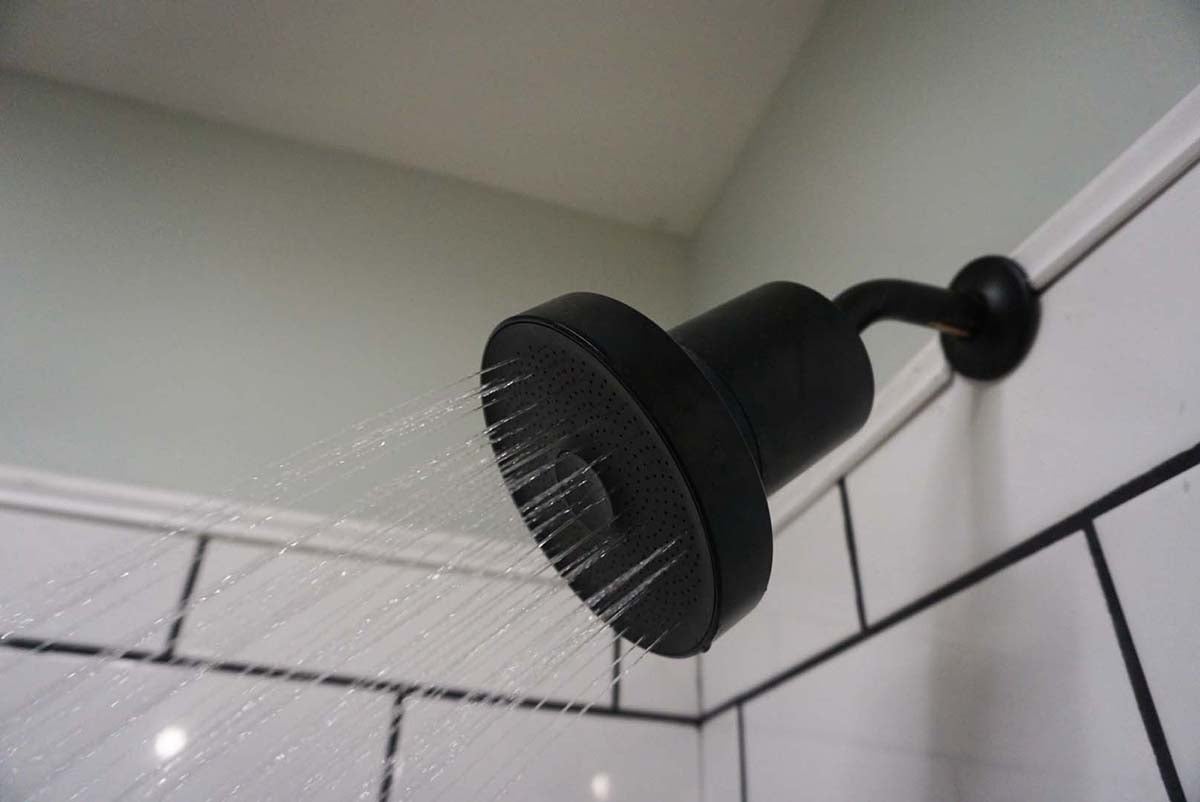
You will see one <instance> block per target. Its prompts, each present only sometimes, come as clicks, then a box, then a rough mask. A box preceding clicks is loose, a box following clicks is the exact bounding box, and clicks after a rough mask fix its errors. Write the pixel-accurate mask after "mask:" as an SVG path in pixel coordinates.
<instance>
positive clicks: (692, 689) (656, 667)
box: [621, 642, 700, 716]
mask: <svg viewBox="0 0 1200 802" xmlns="http://www.w3.org/2000/svg"><path fill="white" fill-rule="evenodd" d="M621 659H622V665H623V667H624V672H625V673H624V674H623V675H622V677H621V707H623V708H632V709H637V710H652V711H655V712H659V713H678V714H679V715H683V716H696V715H699V714H700V675H699V667H698V663H697V660H696V658H694V657H691V658H687V659H685V660H680V659H675V658H670V657H659V656H658V655H654V654H649V653H647V652H645V651H644V650H642V649H638V648H636V647H633V646H630V645H629V644H628V643H625V642H623V643H622V658H621Z"/></svg>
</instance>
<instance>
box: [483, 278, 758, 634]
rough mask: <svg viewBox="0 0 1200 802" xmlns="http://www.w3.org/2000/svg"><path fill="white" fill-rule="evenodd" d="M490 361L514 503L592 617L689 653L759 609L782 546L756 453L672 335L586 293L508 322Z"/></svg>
mask: <svg viewBox="0 0 1200 802" xmlns="http://www.w3.org/2000/svg"><path fill="white" fill-rule="evenodd" d="M484 366H485V368H488V369H489V372H488V374H487V378H488V380H489V384H490V386H492V387H495V388H497V389H496V390H495V391H494V392H493V393H491V394H490V395H489V397H488V398H487V399H486V402H485V406H484V414H485V417H486V419H487V422H488V424H489V427H490V429H489V431H490V433H491V437H492V444H493V448H494V449H495V451H496V453H497V455H498V457H501V461H502V464H503V465H506V466H509V467H507V468H506V479H507V480H508V486H509V492H510V493H511V494H512V497H513V500H514V502H515V503H516V505H517V507H518V509H520V510H521V514H522V516H523V517H524V520H525V523H526V525H527V526H528V527H529V529H530V531H531V533H532V534H533V535H534V538H535V540H536V541H537V542H538V544H539V546H540V547H541V549H542V551H543V552H544V553H545V554H546V556H547V557H548V558H549V560H550V561H551V563H552V564H553V565H554V566H555V568H556V569H557V570H558V571H559V573H560V574H562V575H563V577H564V578H565V579H566V580H567V582H568V584H569V585H570V587H571V589H572V590H573V591H574V592H575V594H576V595H577V596H578V597H579V598H580V599H581V600H582V601H583V602H584V603H585V604H587V605H588V606H589V607H590V608H591V609H592V610H593V612H595V613H596V614H597V615H600V616H601V617H603V618H605V619H606V620H609V621H610V623H611V625H612V626H613V628H614V630H616V631H617V632H619V633H620V634H621V635H622V636H623V637H625V638H627V639H629V640H631V641H633V642H635V643H637V644H638V645H640V646H642V647H644V648H647V649H649V650H651V651H653V652H655V653H658V654H662V655H666V656H672V657H683V656H687V655H692V654H696V653H698V652H701V651H703V650H705V649H707V648H708V646H709V644H710V643H711V642H712V640H713V638H714V637H716V635H717V634H719V633H720V632H722V631H724V630H725V629H727V628H728V627H729V626H730V625H732V624H733V623H734V622H736V621H737V620H738V619H740V618H741V616H742V615H744V614H745V613H746V612H747V611H749V610H750V609H751V608H752V607H753V606H754V605H755V604H756V603H757V601H758V600H759V598H760V597H761V596H762V593H763V592H764V591H765V589H766V584H767V578H768V577H769V575H770V567H771V549H772V536H771V524H770V517H769V514H768V512H767V506H766V495H765V493H764V491H763V487H762V483H761V481H760V479H759V476H758V472H757V468H756V466H755V463H754V458H753V456H752V454H751V451H750V449H749V447H748V445H747V443H746V441H745V439H744V438H743V437H742V435H741V433H740V432H739V429H738V426H737V423H736V422H735V419H734V417H733V413H732V412H731V411H730V409H729V408H728V407H727V406H726V404H725V402H724V401H723V399H722V397H721V395H720V393H719V392H718V391H717V389H716V388H714V387H713V386H712V385H711V384H710V383H709V381H708V380H707V379H706V378H705V376H704V374H703V373H702V372H701V371H700V369H699V368H698V367H697V366H696V364H695V363H694V362H693V361H692V359H691V358H690V357H689V356H688V354H687V352H686V351H684V350H683V348H681V347H680V346H679V345H678V344H677V343H676V342H675V341H674V340H672V339H671V337H670V335H668V334H667V333H666V332H665V331H663V330H662V329H661V328H659V327H658V326H656V325H655V324H654V323H653V322H651V321H650V320H649V319H647V318H646V317H644V316H643V315H641V314H640V313H638V312H637V311H635V310H633V309H631V308H630V307H628V306H625V305H624V304H621V303H620V302H618V301H615V300H613V299H611V298H606V297H604V296H600V295H593V294H590V293H574V294H571V295H565V296H562V297H561V298H557V299H555V300H553V301H550V302H548V303H546V304H543V305H541V306H539V307H535V308H534V309H531V310H529V311H528V312H526V313H524V314H522V315H518V316H516V317H513V318H510V319H508V320H506V321H504V322H503V323H501V324H500V325H499V326H498V327H497V328H496V330H495V331H494V332H493V334H492V336H491V338H490V339H489V341H488V344H487V346H486V348H485V351H484Z"/></svg>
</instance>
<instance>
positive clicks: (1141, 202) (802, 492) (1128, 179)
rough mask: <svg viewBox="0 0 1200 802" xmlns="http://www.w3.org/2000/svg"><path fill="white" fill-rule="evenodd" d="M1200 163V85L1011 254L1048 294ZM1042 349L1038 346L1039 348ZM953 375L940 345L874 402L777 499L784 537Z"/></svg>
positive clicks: (776, 518) (776, 517)
mask: <svg viewBox="0 0 1200 802" xmlns="http://www.w3.org/2000/svg"><path fill="white" fill-rule="evenodd" d="M1197 161H1200V87H1197V88H1195V89H1193V90H1192V91H1191V92H1189V93H1188V94H1187V95H1186V96H1185V97H1184V98H1183V100H1181V101H1179V103H1177V104H1176V105H1175V107H1174V108H1172V109H1171V110H1170V111H1169V112H1167V114H1166V116H1164V117H1163V118H1162V119H1161V120H1159V121H1158V122H1157V123H1155V124H1154V126H1153V127H1151V128H1150V130H1148V131H1146V133H1144V134H1143V135H1142V136H1140V137H1139V138H1138V139H1137V141H1135V142H1134V143H1133V144H1132V145H1131V146H1130V147H1129V148H1128V149H1126V150H1125V152H1124V153H1122V154H1121V155H1120V156H1118V157H1117V158H1116V159H1115V160H1114V161H1113V162H1112V163H1111V164H1110V165H1109V166H1108V167H1106V168H1105V169H1104V170H1103V171H1102V172H1101V173H1100V174H1099V175H1098V176H1096V177H1095V178H1094V179H1093V180H1092V181H1091V182H1089V183H1088V185H1087V186H1085V187H1084V188H1083V189H1082V190H1080V191H1079V193H1078V194H1076V195H1075V197H1073V198H1072V199H1071V200H1070V201H1068V202H1067V204H1066V205H1065V206H1063V207H1062V208H1061V209H1059V210H1058V212H1056V213H1055V214H1054V215H1053V216H1052V217H1051V218H1050V219H1049V220H1047V221H1046V222H1045V223H1044V224H1043V225H1042V226H1040V227H1039V228H1038V229H1037V230H1036V231H1034V232H1033V233H1032V234H1031V235H1030V236H1029V237H1028V238H1027V239H1026V240H1025V241H1024V242H1022V243H1021V244H1020V245H1018V246H1017V248H1016V249H1015V250H1014V251H1013V252H1012V254H1011V256H1012V258H1013V259H1015V260H1016V261H1017V262H1018V263H1020V264H1021V265H1022V266H1023V267H1024V268H1025V269H1026V270H1027V271H1028V273H1029V278H1030V281H1031V282H1032V283H1033V285H1034V287H1036V288H1037V289H1039V290H1040V289H1044V288H1045V287H1047V286H1048V285H1049V284H1050V283H1051V282H1053V281H1054V279H1056V278H1058V277H1059V276H1061V275H1062V274H1063V273H1065V272H1066V271H1067V270H1068V269H1070V268H1071V266H1072V265H1074V264H1075V263H1076V262H1078V261H1079V260H1080V259H1081V258H1082V257H1084V256H1085V255H1086V254H1087V253H1088V252H1089V251H1090V250H1091V249H1092V248H1094V247H1095V246H1096V245H1097V244H1099V243H1100V242H1101V241H1103V240H1104V239H1105V238H1106V237H1107V236H1108V235H1110V234H1111V233H1112V232H1113V231H1115V230H1116V229H1118V228H1120V227H1121V225H1122V224H1124V223H1125V222H1126V221H1127V220H1128V219H1129V218H1131V217H1133V216H1134V215H1136V214H1137V213H1138V212H1139V211H1140V210H1141V209H1142V207H1143V206H1145V205H1146V204H1147V203H1148V202H1149V201H1151V200H1152V199H1153V198H1154V197H1155V196H1156V195H1158V194H1159V193H1160V192H1162V191H1163V190H1164V189H1165V188H1166V187H1168V186H1169V185H1170V184H1171V183H1172V182H1174V181H1175V180H1176V179H1177V178H1179V177H1180V176H1181V175H1183V174H1184V173H1186V172H1187V171H1188V169H1189V168H1190V167H1192V166H1193V165H1194V164H1195V163H1196V162H1197ZM1035 347H1036V346H1035ZM952 378H953V374H952V372H951V370H950V368H949V366H948V365H947V364H946V362H945V359H944V358H943V357H942V352H941V348H940V347H939V345H938V343H937V340H936V339H931V340H930V342H929V343H928V344H927V345H926V346H925V347H924V348H922V349H921V351H920V352H919V353H918V354H917V355H916V356H915V357H913V359H912V360H911V361H910V362H909V363H908V364H907V365H906V366H905V367H904V368H903V369H902V370H901V371H900V373H899V374H898V375H897V376H896V377H895V378H893V379H892V380H891V381H890V382H888V384H887V386H885V387H884V388H883V389H882V390H881V391H880V392H879V394H878V395H877V396H876V399H875V406H874V409H872V411H871V417H870V418H869V419H868V420H867V422H866V424H865V425H864V426H863V428H862V429H860V430H859V431H858V433H857V434H855V435H854V436H853V437H851V438H850V439H849V440H847V441H846V442H845V443H843V444H842V445H841V446H839V447H838V448H836V449H834V451H833V452H831V453H830V454H828V455H827V456H826V457H825V458H824V459H822V460H821V461H820V462H818V463H817V464H816V465H814V466H813V467H812V468H810V469H809V470H807V471H805V472H804V473H803V474H801V475H800V476H799V477H797V478H796V479H794V480H792V481H791V482H789V483H788V484H787V485H785V486H784V487H782V488H780V489H779V491H778V492H776V493H775V495H774V496H772V497H771V500H770V503H771V521H772V523H773V524H774V526H775V531H776V532H777V533H778V532H782V531H783V530H784V529H786V528H787V526H788V525H789V524H790V523H792V522H794V521H795V520H796V519H797V518H799V517H800V515H802V514H803V513H804V511H805V510H806V509H808V507H809V506H810V505H811V504H812V503H813V502H814V501H816V500H817V498H819V497H820V496H821V494H823V493H824V492H825V491H827V490H828V489H829V488H831V487H832V486H833V485H834V484H835V483H836V482H837V480H838V479H840V478H841V477H843V476H845V475H846V474H847V473H848V472H849V471H851V470H852V469H853V468H854V467H855V466H856V465H858V464H859V463H860V462H862V461H863V459H865V458H866V457H867V455H869V454H870V453H871V452H872V451H873V450H875V448H876V447H878V446H879V444H880V443H882V442H883V441H884V440H886V439H888V438H889V437H891V435H892V434H894V433H895V432H896V431H898V430H899V429H900V428H901V427H902V426H904V425H905V424H906V423H907V422H908V421H910V420H912V418H913V417H914V416H915V415H917V414H918V413H919V412H920V411H921V410H922V409H923V408H924V407H925V406H926V405H927V404H928V403H929V402H930V401H931V400H933V399H934V398H936V397H937V396H938V395H939V394H941V392H942V391H943V390H945V389H946V387H948V386H949V384H950V381H951V379H952Z"/></svg>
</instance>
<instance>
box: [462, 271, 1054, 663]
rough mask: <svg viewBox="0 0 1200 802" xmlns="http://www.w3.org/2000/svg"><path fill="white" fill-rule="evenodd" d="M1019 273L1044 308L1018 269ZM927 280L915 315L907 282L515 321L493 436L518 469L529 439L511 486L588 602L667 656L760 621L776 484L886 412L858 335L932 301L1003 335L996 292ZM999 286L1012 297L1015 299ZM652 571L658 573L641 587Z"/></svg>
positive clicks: (503, 357)
mask: <svg viewBox="0 0 1200 802" xmlns="http://www.w3.org/2000/svg"><path fill="white" fill-rule="evenodd" d="M993 258H994V257H993ZM1003 261H1005V262H1007V260H1003ZM1008 265H1011V263H1008ZM968 269H970V268H968ZM965 272H966V271H964V273H965ZM987 272H989V275H990V274H991V273H994V272H995V271H991V270H989V271H987ZM1000 272H1007V273H1009V274H1011V269H1010V268H1009V267H1008V266H1005V267H1004V268H1003V270H1001V271H1000ZM1012 275H1019V278H1020V281H1019V282H1018V283H1017V284H1016V285H1014V287H1015V288H1016V289H1015V291H1016V292H1017V294H1019V295H1020V296H1021V297H1022V298H1024V299H1025V301H1026V304H1025V308H1026V310H1028V309H1029V308H1032V310H1033V311H1034V313H1036V302H1035V301H1033V300H1032V298H1033V296H1032V294H1031V293H1029V292H1028V285H1027V283H1025V281H1024V276H1023V274H1022V273H1020V272H1019V268H1017V274H1012ZM989 280H991V279H989ZM1005 281H1008V279H1005ZM864 286H869V285H864ZM912 286H913V290H912V291H913V292H914V293H919V292H924V293H926V295H925V296H924V297H923V298H918V299H917V300H918V303H917V307H918V309H917V311H916V312H914V311H913V309H912V308H911V306H912V305H911V303H909V302H910V301H912V299H913V298H914V297H916V296H914V295H912V294H911V293H906V292H904V291H899V292H897V286H896V283H891V284H890V285H889V287H888V298H887V299H885V300H884V301H882V302H881V301H879V299H878V298H876V297H875V295H876V293H873V292H872V291H867V292H865V294H864V293H862V292H860V293H857V294H854V293H847V296H849V297H848V298H847V297H846V296H843V297H842V298H840V299H839V300H838V301H831V300H829V299H827V298H825V297H824V296H822V295H820V294H819V293H817V292H815V291H813V290H811V289H809V288H807V287H803V286H801V285H799V284H793V283H789V282H775V283H771V284H766V285H764V286H762V287H759V288H758V289H756V290H753V291H751V292H749V293H746V294H745V295H742V296H740V297H738V298H735V299H733V300H732V301H729V302H728V303H725V304H723V305H721V306H718V307H716V308H714V309H712V310H710V311H708V312H706V313H704V314H702V315H699V316H698V317H695V318H693V319H691V320H689V321H687V322H686V323H684V324H683V325H681V326H679V327H677V328H675V329H673V330H671V331H670V332H667V331H664V330H663V329H661V328H659V327H658V326H657V325H655V324H654V323H653V322H652V321H651V320H649V319H648V318H647V317H645V316H644V315H642V314H641V313H639V312H637V311H636V310H634V309H632V308H630V307H628V306H626V305H625V304H623V303H620V302H618V301H615V300H613V299H611V298H607V297H605V296H602V295H595V294H591V293H572V294H569V295H564V296H561V297H559V298H556V299H554V300H552V301H548V302H546V303H544V304H542V305H540V306H536V307H534V308H533V309H530V310H528V311H527V312H525V313H523V314H520V315H517V316H515V317H512V318H509V319H507V320H505V321H504V322H502V323H501V324H500V325H499V326H497V327H496V329H495V331H494V332H493V333H492V336H491V338H490V339H489V340H488V342H487V346H486V348H485V349H484V357H483V363H484V367H485V369H487V371H488V373H487V377H488V382H489V387H490V388H493V390H492V392H491V393H490V394H489V397H488V399H487V402H486V403H485V407H484V414H485V417H486V419H487V422H488V424H489V427H490V428H489V431H490V433H491V436H492V442H493V447H494V448H495V451H496V453H497V455H498V456H501V457H505V458H506V460H508V461H506V462H505V464H506V465H511V464H513V463H512V461H511V456H510V455H511V453H512V452H513V445H514V443H518V444H520V446H521V448H520V450H519V453H520V454H521V455H522V460H523V461H522V462H521V465H522V469H521V470H519V471H517V470H509V471H507V477H506V478H507V479H508V480H509V491H510V493H511V494H512V497H513V499H514V501H515V502H516V504H517V506H518V508H519V509H520V510H521V514H522V515H523V516H524V520H525V522H526V524H527V525H528V527H529V529H530V530H531V532H533V534H534V537H535V539H536V540H537V542H538V544H539V545H540V546H541V548H542V550H543V551H544V552H545V553H546V555H547V557H549V558H550V560H551V562H552V563H553V564H554V566H555V568H557V569H558V570H559V572H560V573H561V574H562V575H563V576H564V577H565V578H566V579H567V581H568V583H569V584H570V586H571V588H572V590H574V592H575V593H576V594H577V595H578V596H579V597H580V599H582V600H583V601H584V602H585V603H586V604H588V606H589V607H591V608H592V609H593V610H594V611H596V612H597V613H598V614H601V615H604V616H605V617H606V619H607V620H610V621H611V622H612V623H613V626H614V628H615V629H616V630H617V631H618V632H620V633H621V634H622V635H623V636H624V637H626V638H628V639H630V640H632V641H634V642H635V643H638V644H639V645H641V646H643V647H645V648H647V649H649V650H651V651H653V652H656V653H658V654H663V655H668V656H686V655H691V654H696V653H698V652H701V651H704V650H706V649H707V648H708V646H709V644H710V643H711V642H712V640H713V639H714V638H715V637H717V636H718V635H719V634H721V633H722V632H724V631H725V630H727V629H728V628H729V627H730V626H732V625H733V624H734V623H736V622H737V621H738V620H739V619H740V618H741V617H742V616H744V615H745V614H746V613H747V612H749V611H750V610H751V609H752V608H753V607H754V605H755V604H756V603H757V602H758V600H759V599H760V598H761V597H762V595H763V593H764V592H765V590H766V587H767V580H768V578H769V576H770V573H771V554H772V531H771V521H770V516H769V514H768V511H767V500H766V499H767V494H769V493H770V492H772V491H774V490H775V489H777V488H778V487H780V486H781V485H782V484H784V483H785V482H787V481H788V480H789V479H791V478H792V477H794V476H795V475H796V474H798V473H799V472H800V471H802V470H804V468H806V467H808V466H809V465H810V464H812V463H813V462H814V461H816V460H817V459H818V458H820V457H821V456H822V455H823V454H825V453H826V452H828V451H829V450H830V449H831V448H833V447H834V446H836V445H837V444H838V443H840V442H841V441H842V440H844V439H845V438H846V437H848V436H849V435H851V434H853V433H854V432H855V431H856V430H857V429H858V428H859V427H860V426H861V425H862V424H863V423H864V422H865V420H866V418H867V415H868V413H869V412H870V409H871V401H872V395H873V392H874V386H873V378H872V372H871V365H870V362H869V360H868V357H867V352H866V349H865V348H864V347H863V344H862V341H861V339H860V338H859V330H860V328H861V327H863V326H865V325H867V324H869V323H870V322H871V321H873V320H876V319H878V318H880V317H898V318H902V319H908V320H912V319H913V318H914V316H919V315H924V314H925V312H926V309H925V307H924V306H923V305H922V304H931V305H932V307H933V308H934V313H935V314H934V315H933V316H932V317H930V318H929V319H928V320H924V321H920V322H925V323H929V324H937V325H939V326H941V327H942V328H943V329H952V330H953V331H951V333H950V334H949V335H947V336H952V337H959V338H961V337H965V336H977V337H982V334H981V332H983V331H984V330H985V329H987V330H989V331H990V330H993V329H995V328H996V326H995V325H994V324H995V320H994V319H993V318H994V315H992V314H991V310H992V308H993V306H994V304H993V303H992V302H991V301H989V300H988V299H987V297H986V296H987V294H988V293H986V292H976V291H975V289H974V288H971V289H969V290H968V291H966V292H962V291H960V290H959V289H958V288H956V289H955V290H954V291H946V290H937V289H934V288H919V287H916V285H912ZM930 293H932V295H930ZM992 294H993V295H995V294H996V293H992ZM864 295H865V297H864ZM1001 296H1002V300H1004V301H1005V303H1010V302H1011V292H1010V291H1009V290H1005V291H1004V292H1002V293H1000V294H999V295H997V297H1001ZM939 299H940V301H941V302H942V303H941V304H940V307H939ZM864 310H866V311H864ZM1006 314H1007V313H1006ZM942 318H945V319H947V320H950V321H951V322H950V323H945V322H944V321H942V320H941V319H942ZM1032 320H1033V322H1034V323H1036V314H1034V315H1033V318H1032ZM956 327H957V328H956ZM963 327H968V328H970V329H971V330H970V331H966V330H965V329H964V328H963ZM1026 328H1028V325H1026ZM956 332H957V333H956ZM1028 339H1030V340H1031V339H1032V333H1031V331H1030V333H1029V338H1028ZM979 342H981V343H982V340H979ZM1027 347H1028V345H1027V343H1026V345H1025V350H1027ZM992 350H995V349H994V348H993V349H992ZM1010 350H1011V349H1010ZM1023 355H1024V351H1023V350H1022V351H1021V353H1020V354H1019V355H1018V356H1017V357H1016V361H1019V359H1020V356H1023ZM974 357H975V358H978V354H974ZM1008 359H1009V362H1011V363H1012V364H1010V365H1008V366H1007V368H1006V369H1011V367H1012V366H1013V365H1015V362H1014V361H1013V359H1012V357H1011V355H1010V357H1008ZM531 467H532V469H530V468H531ZM580 544H587V545H588V548H587V549H583V548H581V547H580ZM640 577H652V578H653V581H652V582H650V581H645V582H643V583H642V585H637V582H638V580H639V578H640ZM623 583H624V584H626V585H633V586H634V588H635V590H636V592H627V593H624V595H622V596H621V598H620V603H619V604H618V599H617V598H616V596H615V594H614V591H613V590H612V588H613V587H614V586H620V585H622V584H623Z"/></svg>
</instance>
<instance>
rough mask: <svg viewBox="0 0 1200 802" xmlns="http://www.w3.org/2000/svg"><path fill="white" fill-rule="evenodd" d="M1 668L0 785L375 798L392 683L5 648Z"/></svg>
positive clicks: (28, 792) (91, 799)
mask: <svg viewBox="0 0 1200 802" xmlns="http://www.w3.org/2000/svg"><path fill="white" fill-rule="evenodd" d="M0 668H3V669H4V671H5V687H6V692H5V698H4V700H3V702H2V703H0V743H2V744H3V745H4V746H5V760H4V761H3V764H2V765H0V797H2V798H4V799H21V800H26V801H27V802H33V801H34V800H38V801H39V802H40V801H41V800H45V802H56V801H57V800H64V799H86V800H88V802H106V800H114V802H115V800H129V799H143V798H145V799H170V800H172V802H174V801H175V800H180V802H188V801H189V800H196V802H200V800H212V799H230V798H234V796H233V795H234V791H235V790H236V791H237V796H236V798H238V799H253V800H264V801H265V800H280V801H281V802H282V801H283V800H296V799H360V798H362V799H375V798H377V795H378V788H379V784H380V782H381V780H382V777H383V770H384V757H385V754H386V749H387V735H388V725H389V722H390V720H391V712H392V704H393V697H392V696H391V695H389V694H382V693H371V692H366V691H357V692H353V693H349V692H348V691H347V689H345V688H336V687H322V686H316V685H311V684H300V683H293V682H283V681H279V680H270V679H256V678H252V677H238V676H233V675H230V674H219V673H214V672H209V673H206V674H204V675H203V676H199V675H198V674H197V672H195V671H193V670H190V669H181V668H176V667H172V666H160V665H153V666H152V665H142V664H133V663H128V662H112V661H108V662H101V661H100V660H97V659H94V658H76V657H62V656H57V655H46V654H37V655H30V654H28V653H17V652H13V651H9V650H0ZM29 700H40V704H39V705H38V706H37V707H35V708H34V709H33V710H32V711H31V713H29V714H27V715H24V716H18V715H14V714H13V712H12V711H13V710H14V708H17V709H20V707H21V706H22V705H24V704H26V703H27V702H28V701H29ZM251 701H253V706H252V707H249V708H245V709H243V705H245V704H247V703H249V702H251ZM239 711H241V713H239ZM174 749H178V750H179V751H178V758H177V759H176V761H175V762H174V763H169V762H168V760H169V759H170V755H171V754H172V750H174ZM156 786H157V787H156ZM73 794H78V796H73ZM360 794H361V795H362V796H360Z"/></svg>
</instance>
